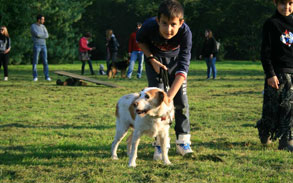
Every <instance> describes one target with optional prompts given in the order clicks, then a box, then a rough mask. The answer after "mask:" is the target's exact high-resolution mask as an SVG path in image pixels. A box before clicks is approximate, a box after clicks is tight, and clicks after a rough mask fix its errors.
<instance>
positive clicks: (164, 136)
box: [159, 128, 171, 165]
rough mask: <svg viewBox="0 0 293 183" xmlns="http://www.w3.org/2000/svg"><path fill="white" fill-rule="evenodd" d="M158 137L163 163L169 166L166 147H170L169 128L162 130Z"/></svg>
mask: <svg viewBox="0 0 293 183" xmlns="http://www.w3.org/2000/svg"><path fill="white" fill-rule="evenodd" d="M159 136H160V143H161V148H162V157H163V161H164V163H165V164H166V165H170V164H171V162H170V161H169V158H168V146H170V145H169V144H170V138H169V128H166V129H165V130H163V132H162V133H161V134H160V135H159Z"/></svg>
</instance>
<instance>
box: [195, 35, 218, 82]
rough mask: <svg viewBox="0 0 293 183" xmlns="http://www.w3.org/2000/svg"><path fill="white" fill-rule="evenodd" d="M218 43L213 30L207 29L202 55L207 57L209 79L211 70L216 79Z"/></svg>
mask: <svg viewBox="0 0 293 183" xmlns="http://www.w3.org/2000/svg"><path fill="white" fill-rule="evenodd" d="M217 52H218V51H217V43H216V40H215V38H214V37H213V32H212V31H211V30H210V29H207V30H205V42H204V45H203V47H202V51H201V55H200V56H199V58H200V59H201V58H202V56H203V57H204V58H205V61H206V64H207V79H210V76H211V72H212V73H213V79H216V76H217V69H216V56H217Z"/></svg>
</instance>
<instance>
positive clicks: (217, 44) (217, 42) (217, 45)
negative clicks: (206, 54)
mask: <svg viewBox="0 0 293 183" xmlns="http://www.w3.org/2000/svg"><path fill="white" fill-rule="evenodd" d="M220 46H221V43H220V42H219V41H217V40H216V48H217V52H219V50H220Z"/></svg>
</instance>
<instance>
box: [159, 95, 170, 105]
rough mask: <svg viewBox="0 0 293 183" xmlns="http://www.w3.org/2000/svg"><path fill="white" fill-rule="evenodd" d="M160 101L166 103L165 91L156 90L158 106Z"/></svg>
mask: <svg viewBox="0 0 293 183" xmlns="http://www.w3.org/2000/svg"><path fill="white" fill-rule="evenodd" d="M162 102H165V103H166V104H168V96H167V94H166V93H165V92H162V91H159V92H158V106H159V105H161V104H162Z"/></svg>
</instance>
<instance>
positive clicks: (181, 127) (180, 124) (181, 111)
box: [145, 57, 190, 137]
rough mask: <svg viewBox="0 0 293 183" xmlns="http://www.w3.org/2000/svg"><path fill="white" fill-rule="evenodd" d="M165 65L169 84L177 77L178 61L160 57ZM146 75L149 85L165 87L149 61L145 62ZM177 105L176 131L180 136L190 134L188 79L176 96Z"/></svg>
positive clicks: (175, 104)
mask: <svg viewBox="0 0 293 183" xmlns="http://www.w3.org/2000/svg"><path fill="white" fill-rule="evenodd" d="M158 59H159V60H160V61H161V62H162V63H163V64H164V65H166V66H167V67H168V76H169V85H170V86H172V83H173V81H174V79H175V72H176V71H175V68H176V66H177V63H176V62H175V58H174V57H173V58H158ZM145 68H146V75H147V79H148V86H149V87H158V88H161V89H164V85H163V83H162V80H161V79H160V77H159V75H158V74H157V73H156V71H155V70H154V69H153V66H152V65H151V63H150V62H149V61H146V62H145ZM173 101H174V106H175V132H176V136H177V137H178V135H179V134H189V132H190V122H189V105H188V99H187V82H186V80H185V81H184V83H183V84H182V86H181V88H180V89H179V91H178V92H177V94H176V95H175V97H174V100H173Z"/></svg>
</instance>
